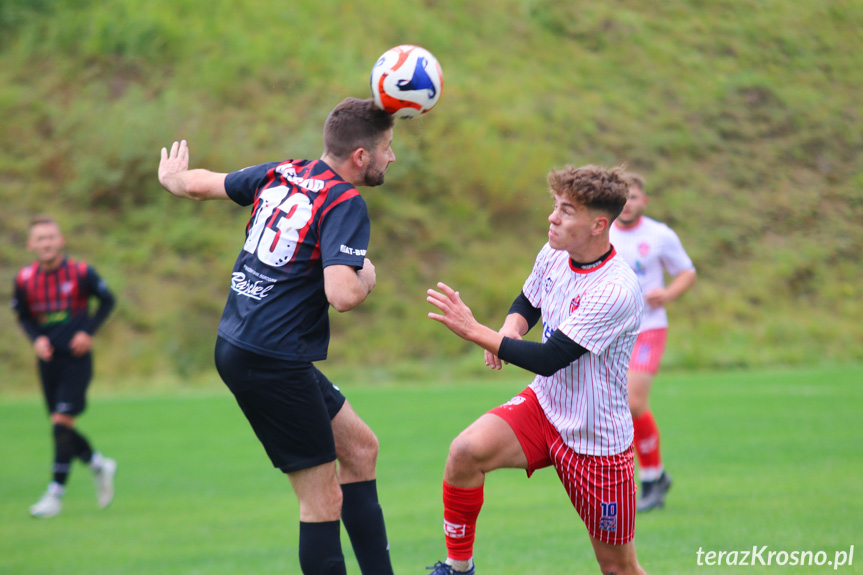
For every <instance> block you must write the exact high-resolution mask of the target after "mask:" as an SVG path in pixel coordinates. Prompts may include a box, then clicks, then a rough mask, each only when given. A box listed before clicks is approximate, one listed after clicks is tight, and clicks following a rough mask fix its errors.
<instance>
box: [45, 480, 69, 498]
mask: <svg viewBox="0 0 863 575" xmlns="http://www.w3.org/2000/svg"><path fill="white" fill-rule="evenodd" d="M48 493H50V494H51V495H54V496H56V497H63V494H64V493H66V486H65V485H61V484H59V483H57V482H56V481H52V482H51V483H49V484H48Z"/></svg>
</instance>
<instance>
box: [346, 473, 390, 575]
mask: <svg viewBox="0 0 863 575" xmlns="http://www.w3.org/2000/svg"><path fill="white" fill-rule="evenodd" d="M342 523H344V524H345V530H346V531H347V532H348V535H349V536H350V538H351V545H352V546H353V548H354V554H355V555H356V556H357V563H359V564H360V571H361V572H362V574H363V575H392V572H393V566H392V563H391V562H390V550H389V541H387V529H386V526H385V525H384V512H383V510H382V509H381V504H380V503H379V502H378V490H377V482H376V481H375V480H374V479H372V480H371V481H359V482H357V483H346V484H344V485H342Z"/></svg>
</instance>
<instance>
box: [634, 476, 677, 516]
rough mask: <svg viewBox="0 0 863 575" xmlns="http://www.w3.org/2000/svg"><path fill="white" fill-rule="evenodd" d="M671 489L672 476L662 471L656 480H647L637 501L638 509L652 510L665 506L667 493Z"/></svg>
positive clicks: (636, 506)
mask: <svg viewBox="0 0 863 575" xmlns="http://www.w3.org/2000/svg"><path fill="white" fill-rule="evenodd" d="M669 489H671V476H670V475H668V474H667V473H665V472H664V471H663V472H662V475H660V476H659V479H657V480H656V481H645V482H644V484H643V487H642V494H641V497H639V498H638V501H636V502H635V510H636V511H650V510H651V509H662V508H663V507H665V494H666V493H668V490H669Z"/></svg>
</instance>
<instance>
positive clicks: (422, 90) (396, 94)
mask: <svg viewBox="0 0 863 575" xmlns="http://www.w3.org/2000/svg"><path fill="white" fill-rule="evenodd" d="M371 86H372V96H374V99H375V104H376V105H377V106H378V107H379V108H382V109H383V110H384V111H386V112H387V113H388V114H392V115H393V116H395V117H396V118H413V117H415V116H419V115H420V114H425V113H426V112H428V111H429V110H431V109H432V108H434V105H435V104H437V101H438V99H439V98H440V94H441V90H443V71H442V70H441V67H440V64H439V63H438V61H437V58H435V57H434V56H433V55H432V53H431V52H429V51H428V50H426V49H425V48H420V47H419V46H412V45H410V44H404V45H402V46H396V47H395V48H392V49H390V50H387V51H386V52H384V54H383V55H382V56H381V57H380V58H378V61H377V62H375V65H374V67H373V68H372V77H371Z"/></svg>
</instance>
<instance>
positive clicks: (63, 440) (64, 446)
mask: <svg viewBox="0 0 863 575" xmlns="http://www.w3.org/2000/svg"><path fill="white" fill-rule="evenodd" d="M52 432H53V435H54V465H53V466H52V468H51V471H52V472H53V480H54V483H56V484H58V485H66V481H67V480H68V479H69V472H70V471H71V470H72V458H73V457H74V456H75V435H74V430H73V429H72V428H71V427H68V426H66V425H61V424H59V423H55V424H54V426H53V428H52Z"/></svg>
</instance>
